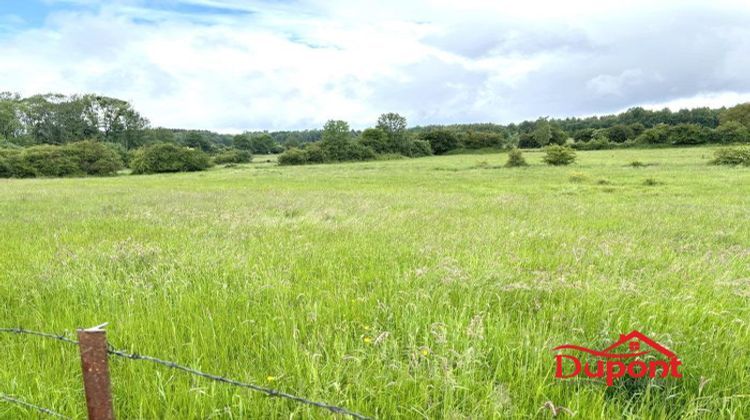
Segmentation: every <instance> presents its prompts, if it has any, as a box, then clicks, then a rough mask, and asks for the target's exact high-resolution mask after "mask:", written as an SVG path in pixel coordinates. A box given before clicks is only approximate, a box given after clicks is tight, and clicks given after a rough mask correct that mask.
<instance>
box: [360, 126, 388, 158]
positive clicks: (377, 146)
mask: <svg viewBox="0 0 750 420" xmlns="http://www.w3.org/2000/svg"><path fill="white" fill-rule="evenodd" d="M359 140H360V142H361V143H362V144H363V145H365V146H367V147H370V148H372V150H374V151H375V153H385V152H387V151H388V148H389V145H388V134H387V133H386V132H385V131H383V130H382V129H380V128H367V129H365V131H363V132H362V135H361V136H360V137H359Z"/></svg>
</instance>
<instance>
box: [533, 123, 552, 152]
mask: <svg viewBox="0 0 750 420" xmlns="http://www.w3.org/2000/svg"><path fill="white" fill-rule="evenodd" d="M532 137H533V138H534V142H535V143H536V144H538V145H539V146H546V145H548V144H549V141H550V139H551V138H552V129H551V128H550V125H549V121H547V119H545V118H540V119H539V120H538V121H537V122H536V127H535V128H534V132H533V133H532Z"/></svg>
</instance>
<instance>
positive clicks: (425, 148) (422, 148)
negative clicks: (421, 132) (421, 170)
mask: <svg viewBox="0 0 750 420" xmlns="http://www.w3.org/2000/svg"><path fill="white" fill-rule="evenodd" d="M399 152H401V154H402V155H404V156H408V157H413V158H414V157H422V156H430V155H431V154H432V147H431V146H430V143H429V142H426V141H424V140H410V141H406V142H404V143H403V145H402V146H401V150H399Z"/></svg>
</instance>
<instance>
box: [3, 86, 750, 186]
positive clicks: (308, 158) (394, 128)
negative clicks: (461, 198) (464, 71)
mask: <svg viewBox="0 0 750 420" xmlns="http://www.w3.org/2000/svg"><path fill="white" fill-rule="evenodd" d="M84 140H86V141H93V142H100V143H103V144H105V145H107V147H108V148H110V149H112V150H114V151H115V152H116V153H117V154H118V155H120V156H121V159H122V161H123V162H124V164H128V162H129V161H130V159H131V157H132V156H131V155H132V154H133V153H134V152H135V151H136V150H139V149H141V148H144V147H147V146H152V145H159V144H172V145H175V146H178V147H184V148H189V149H191V150H196V151H200V152H203V153H205V154H206V155H208V156H209V158H210V161H211V162H213V163H242V162H246V161H249V159H250V157H251V156H252V155H265V154H279V153H283V154H282V157H281V159H280V162H281V163H283V164H303V163H320V162H336V161H346V160H352V161H354V160H369V159H376V158H387V157H391V156H408V157H418V156H425V155H430V154H438V155H439V154H446V153H461V152H463V151H470V150H476V149H510V148H513V147H520V148H539V147H545V146H548V145H555V144H559V145H567V146H570V147H573V148H575V149H579V150H592V149H607V148H619V147H629V146H637V145H695V144H705V143H748V142H750V103H746V104H741V105H737V106H735V107H732V108H728V109H727V108H720V109H710V108H696V109H683V110H680V111H677V112H672V111H670V110H669V109H663V110H659V111H651V110H646V109H643V108H631V109H629V110H627V111H626V112H623V113H620V114H617V115H606V116H598V117H589V118H566V119H550V118H539V119H537V120H536V121H524V122H521V123H518V124H515V123H514V124H508V125H500V124H491V123H487V124H454V125H441V126H426V127H412V128H409V127H407V124H406V119H405V118H404V117H403V116H401V115H398V114H395V113H388V114H383V115H381V116H380V118H379V119H378V121H377V123H376V124H375V125H374V126H373V127H371V128H368V129H365V130H361V131H359V130H352V129H351V128H350V127H349V126H348V124H347V123H346V122H344V121H336V120H333V121H329V122H328V123H327V124H326V125H325V127H323V128H322V129H314V130H303V131H275V132H257V131H256V132H245V133H242V134H237V135H229V134H219V133H214V132H211V131H205V130H182V129H171V128H161V127H156V128H152V127H150V126H149V121H148V120H147V119H146V118H145V117H143V116H142V115H140V114H139V113H138V112H137V111H135V110H134V109H133V107H132V106H131V105H130V104H129V103H128V102H126V101H123V100H120V99H116V98H110V97H105V96H100V95H72V96H65V95H60V94H45V95H35V96H31V97H27V98H24V97H21V96H20V95H18V94H12V93H7V92H6V93H0V149H14V148H29V147H35V146H36V147H39V146H44V145H58V146H59V145H67V144H71V143H75V142H80V141H84ZM40 150H41V149H40ZM6 154H8V153H6ZM42 172H44V171H42Z"/></svg>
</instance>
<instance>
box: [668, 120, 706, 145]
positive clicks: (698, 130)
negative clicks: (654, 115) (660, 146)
mask: <svg viewBox="0 0 750 420" xmlns="http://www.w3.org/2000/svg"><path fill="white" fill-rule="evenodd" d="M709 134H710V133H709V129H707V128H706V127H701V126H699V125H697V124H679V125H675V126H672V127H669V135H668V138H669V140H668V141H669V143H672V144H674V145H685V144H702V143H706V142H707V141H708V136H709Z"/></svg>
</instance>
